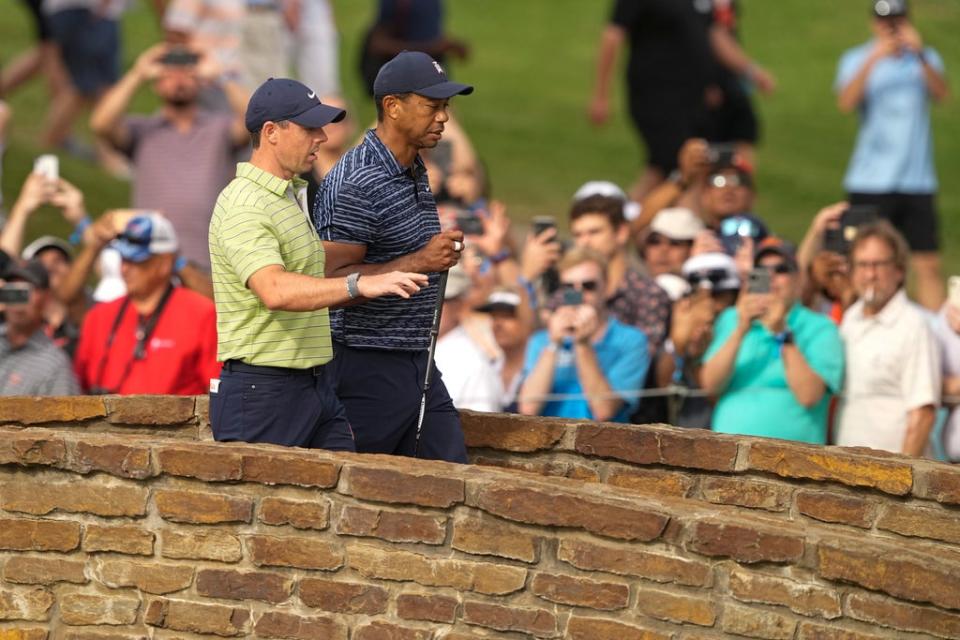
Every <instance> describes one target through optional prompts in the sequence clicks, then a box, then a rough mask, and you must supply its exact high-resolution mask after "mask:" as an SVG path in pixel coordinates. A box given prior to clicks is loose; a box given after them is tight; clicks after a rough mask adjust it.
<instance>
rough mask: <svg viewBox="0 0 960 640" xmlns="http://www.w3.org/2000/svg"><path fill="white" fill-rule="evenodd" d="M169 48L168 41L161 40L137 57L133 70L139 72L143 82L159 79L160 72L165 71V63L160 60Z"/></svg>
mask: <svg viewBox="0 0 960 640" xmlns="http://www.w3.org/2000/svg"><path fill="white" fill-rule="evenodd" d="M169 48H170V47H169V45H168V44H167V43H166V42H161V43H159V44H155V45H153V46H152V47H150V48H149V49H147V50H146V51H144V52H143V53H141V54H140V55H139V56H138V57H137V61H136V62H134V63H133V72H134V73H136V74H137V77H138V78H139V79H140V81H141V82H150V81H151V80H156V79H157V77H158V76H159V75H160V72H161V71H163V65H162V64H160V62H159V60H160V57H161V56H163V54H165V53H166V52H167V51H168V50H169Z"/></svg>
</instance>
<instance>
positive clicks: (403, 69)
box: [373, 51, 473, 100]
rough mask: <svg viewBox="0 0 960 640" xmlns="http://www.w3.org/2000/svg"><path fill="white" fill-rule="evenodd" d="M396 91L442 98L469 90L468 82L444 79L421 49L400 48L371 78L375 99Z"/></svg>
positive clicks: (438, 68)
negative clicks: (407, 49)
mask: <svg viewBox="0 0 960 640" xmlns="http://www.w3.org/2000/svg"><path fill="white" fill-rule="evenodd" d="M400 93H415V94H417V95H419V96H423V97H425V98H435V99H438V100H443V99H446V98H452V97H453V96H456V95H464V96H465V95H468V94H471V93H473V87H471V86H470V85H468V84H460V83H459V82H451V81H450V80H447V74H446V73H445V72H444V70H443V67H441V66H440V63H439V62H437V61H436V60H434V59H433V58H431V57H430V56H428V55H427V54H425V53H423V52H421V51H401V52H400V53H398V54H397V55H396V56H394V58H393V60H390V62H388V63H386V64H385V65H383V66H382V67H380V71H379V72H378V73H377V79H376V80H374V81H373V95H374V96H376V97H377V98H382V97H383V96H392V95H397V94H400Z"/></svg>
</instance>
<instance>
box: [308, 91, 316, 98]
mask: <svg viewBox="0 0 960 640" xmlns="http://www.w3.org/2000/svg"><path fill="white" fill-rule="evenodd" d="M307 97H308V98H310V99H311V100H313V99H314V98H316V97H317V94H316V93H314V92H313V91H311V92H310V93H308V94H307Z"/></svg>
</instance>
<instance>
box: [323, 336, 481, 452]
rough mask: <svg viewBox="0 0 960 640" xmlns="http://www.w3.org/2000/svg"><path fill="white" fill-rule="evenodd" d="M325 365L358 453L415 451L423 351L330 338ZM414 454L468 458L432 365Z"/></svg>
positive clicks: (453, 410)
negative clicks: (362, 346) (359, 345)
mask: <svg viewBox="0 0 960 640" xmlns="http://www.w3.org/2000/svg"><path fill="white" fill-rule="evenodd" d="M333 353H334V358H333V362H331V363H330V364H328V365H327V366H326V367H325V368H327V369H329V372H330V377H331V382H332V384H333V388H334V390H335V392H336V394H337V397H338V398H340V401H341V402H342V403H343V406H344V408H345V409H346V410H347V417H348V419H349V420H350V425H351V426H352V427H353V433H354V436H355V437H356V443H357V451H358V452H360V453H389V454H396V455H403V456H413V455H414V449H415V441H416V431H417V418H418V416H419V414H420V398H421V396H422V394H423V378H424V373H425V372H426V365H427V353H426V352H425V351H386V350H379V349H355V348H352V347H348V346H346V345H344V344H342V343H339V342H337V343H334V347H333ZM418 457H420V458H428V459H432V460H447V461H449V462H460V463H466V461H467V449H466V445H465V444H464V440H463V427H462V426H461V425H460V414H459V413H458V412H457V410H456V408H455V407H454V406H453V400H451V399H450V394H448V393H447V388H446V387H445V386H444V384H443V380H442V378H441V376H440V372H439V371H438V370H437V369H436V366H434V371H433V379H432V380H431V381H430V390H429V392H428V393H427V408H426V414H425V416H424V420H423V429H422V431H421V435H420V446H419V451H418Z"/></svg>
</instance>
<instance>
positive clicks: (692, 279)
mask: <svg viewBox="0 0 960 640" xmlns="http://www.w3.org/2000/svg"><path fill="white" fill-rule="evenodd" d="M729 278H730V273H728V272H727V271H726V270H725V269H710V270H708V271H695V272H693V273H691V274H689V275H687V282H689V283H690V286H692V287H699V286H700V285H701V284H702V283H704V282H709V283H710V284H711V286H713V287H715V286H716V285H718V284H720V283H721V282H723V281H724V280H728V279H729Z"/></svg>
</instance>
